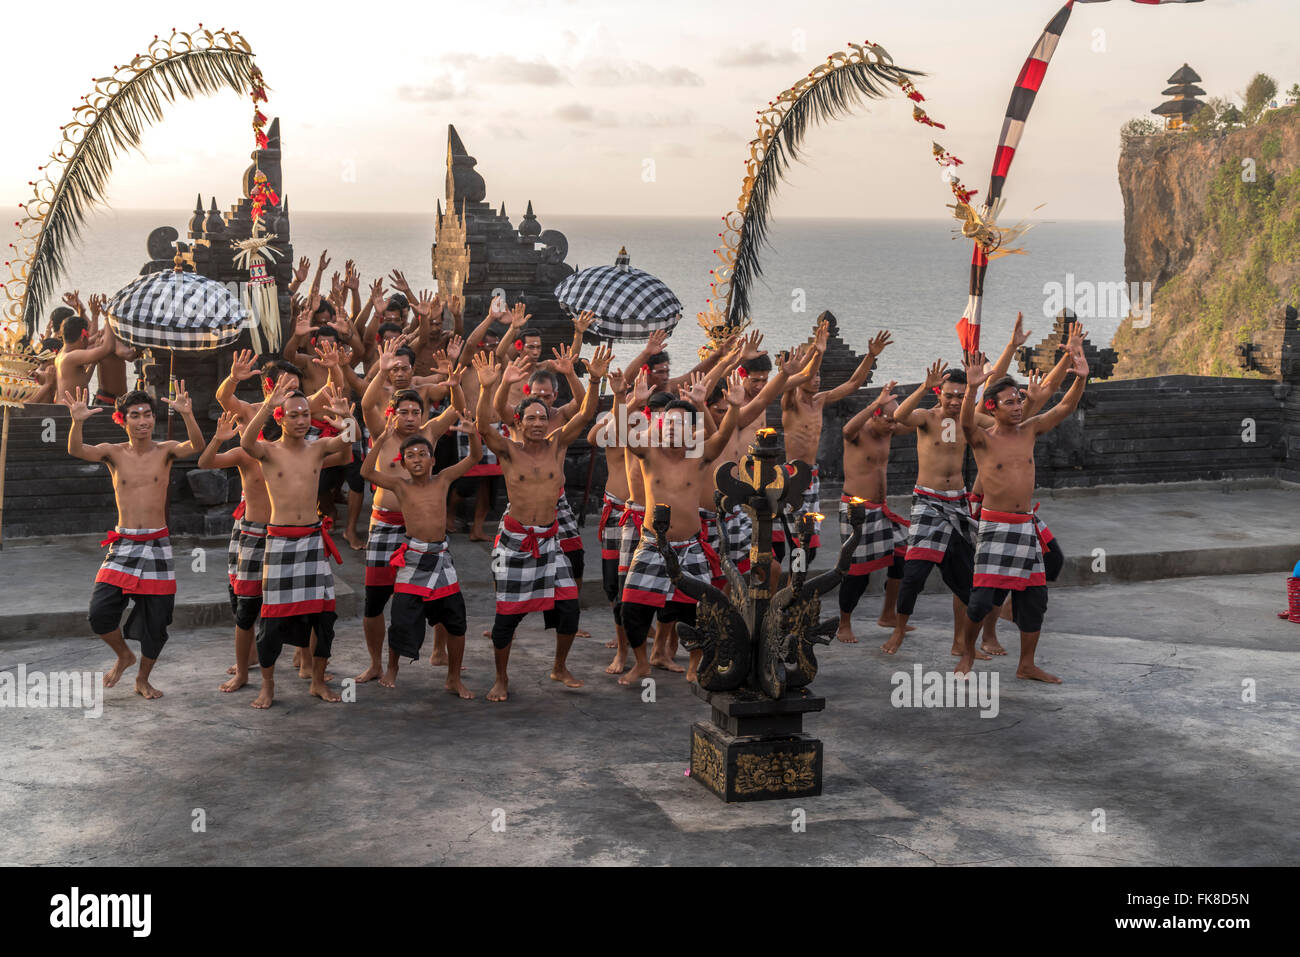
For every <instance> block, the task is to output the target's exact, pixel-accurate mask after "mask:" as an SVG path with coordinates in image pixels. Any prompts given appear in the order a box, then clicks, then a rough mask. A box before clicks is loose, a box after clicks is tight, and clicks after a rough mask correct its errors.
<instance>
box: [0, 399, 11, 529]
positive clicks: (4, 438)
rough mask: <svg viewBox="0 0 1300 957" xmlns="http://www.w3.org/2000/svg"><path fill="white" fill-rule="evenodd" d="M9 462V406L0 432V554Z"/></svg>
mask: <svg viewBox="0 0 1300 957" xmlns="http://www.w3.org/2000/svg"><path fill="white" fill-rule="evenodd" d="M8 461H9V406H7V405H6V406H5V424H4V430H3V432H0V552H2V551H4V547H5V468H6V463H7V462H8Z"/></svg>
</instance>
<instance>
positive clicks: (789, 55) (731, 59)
mask: <svg viewBox="0 0 1300 957" xmlns="http://www.w3.org/2000/svg"><path fill="white" fill-rule="evenodd" d="M797 59H798V57H796V56H795V53H794V51H793V50H776V49H772V48H771V47H765V46H764V45H763V44H761V43H751V44H749V45H748V46H743V47H732V48H730V49H728V50H724V51H723V52H722V54H721V55H720V56H719V57H718V60H717V63H718V66H725V67H733V68H734V67H746V66H767V65H769V64H773V63H793V62H795V60H797Z"/></svg>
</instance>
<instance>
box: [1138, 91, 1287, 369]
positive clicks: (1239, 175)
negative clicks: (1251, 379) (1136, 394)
mask: <svg viewBox="0 0 1300 957" xmlns="http://www.w3.org/2000/svg"><path fill="white" fill-rule="evenodd" d="M1245 160H1253V166H1252V165H1251V164H1247V165H1243V161H1245ZM1119 182H1120V189H1121V191H1122V193H1123V195H1124V245H1125V254H1124V269H1125V272H1126V274H1127V279H1128V282H1129V283H1130V284H1132V283H1144V282H1149V283H1151V284H1152V290H1153V303H1152V305H1153V308H1152V315H1151V320H1152V321H1151V324H1150V326H1148V327H1147V328H1134V327H1133V320H1131V319H1130V320H1125V322H1124V324H1123V325H1122V326H1121V328H1120V330H1119V332H1118V333H1117V334H1116V336H1115V341H1114V347H1115V349H1116V350H1117V351H1118V352H1119V354H1120V361H1119V365H1118V366H1117V368H1116V375H1117V376H1118V377H1129V378H1131V377H1137V376H1147V375H1156V374H1174V373H1184V374H1201V375H1240V374H1241V373H1240V371H1239V370H1238V367H1237V363H1236V359H1235V357H1234V350H1235V347H1236V346H1237V345H1238V344H1239V343H1242V342H1246V341H1248V340H1249V339H1250V338H1251V336H1252V335H1253V334H1254V333H1257V332H1259V331H1260V330H1263V329H1264V328H1265V326H1266V325H1267V324H1268V323H1269V321H1270V320H1271V319H1272V318H1273V317H1275V316H1276V315H1278V314H1279V312H1280V311H1281V309H1282V307H1283V306H1284V305H1285V304H1287V303H1292V304H1294V303H1300V107H1291V108H1288V109H1282V110H1276V111H1274V112H1272V113H1269V114H1267V115H1266V116H1265V117H1264V118H1263V119H1262V120H1261V121H1260V122H1259V123H1257V124H1255V125H1254V126H1251V127H1248V128H1245V129H1239V130H1233V131H1232V132H1230V133H1226V134H1223V135H1220V136H1208V137H1200V136H1196V135H1192V134H1175V133H1168V134H1162V135H1156V136H1143V137H1134V138H1132V139H1128V140H1126V141H1125V142H1124V145H1123V149H1122V151H1121V153H1120V159H1119Z"/></svg>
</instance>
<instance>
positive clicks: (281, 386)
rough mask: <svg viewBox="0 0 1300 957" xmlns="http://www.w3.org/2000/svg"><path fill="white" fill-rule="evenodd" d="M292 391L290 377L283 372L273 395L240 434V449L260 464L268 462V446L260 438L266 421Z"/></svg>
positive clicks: (263, 403)
mask: <svg viewBox="0 0 1300 957" xmlns="http://www.w3.org/2000/svg"><path fill="white" fill-rule="evenodd" d="M290 391H291V390H290V389H289V376H288V375H286V374H285V373H283V372H282V373H280V377H279V378H278V379H277V380H276V382H275V387H274V388H273V389H271V393H270V394H269V395H268V396H267V397H266V398H265V399H264V400H262V404H261V405H259V406H258V407H257V411H256V413H254V415H253V417H252V418H251V419H250V420H249V422H248V424H247V425H246V426H244V431H243V432H241V433H240V436H239V447H240V448H241V449H243V450H244V451H245V452H247V453H248V454H249V455H251V456H252V457H253V458H255V459H257V460H258V461H259V462H264V461H266V447H265V446H266V444H265V443H264V442H263V441H262V440H261V439H259V438H258V436H260V435H261V434H262V429H263V428H265V427H266V420H267V419H269V418H270V417H271V410H272V409H274V408H275V407H276V406H277V405H281V404H283V403H284V400H285V399H286V398H287V397H288V395H289V392H290Z"/></svg>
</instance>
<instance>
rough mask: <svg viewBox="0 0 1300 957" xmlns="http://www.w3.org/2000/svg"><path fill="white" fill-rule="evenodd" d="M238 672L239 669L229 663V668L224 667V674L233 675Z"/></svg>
mask: <svg viewBox="0 0 1300 957" xmlns="http://www.w3.org/2000/svg"><path fill="white" fill-rule="evenodd" d="M238 673H239V669H238V668H237V667H235V666H234V665H231V666H230V667H229V668H227V669H226V674H228V675H233V674H238Z"/></svg>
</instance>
